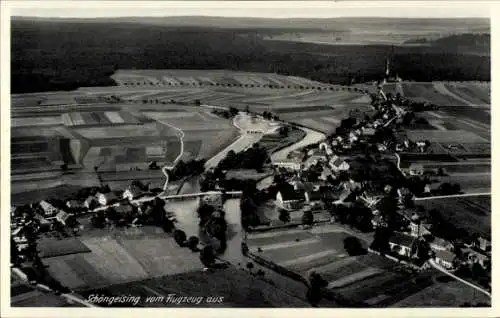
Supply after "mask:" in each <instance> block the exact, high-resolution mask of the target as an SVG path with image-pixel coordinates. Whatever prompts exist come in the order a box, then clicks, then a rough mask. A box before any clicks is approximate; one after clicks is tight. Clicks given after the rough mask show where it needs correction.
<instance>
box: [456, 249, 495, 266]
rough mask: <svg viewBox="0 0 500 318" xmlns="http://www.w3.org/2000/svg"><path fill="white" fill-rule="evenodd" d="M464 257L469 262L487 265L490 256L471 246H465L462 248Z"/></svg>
mask: <svg viewBox="0 0 500 318" xmlns="http://www.w3.org/2000/svg"><path fill="white" fill-rule="evenodd" d="M461 251H462V255H463V259H465V261H466V262H467V263H469V264H474V263H479V265H481V266H483V267H486V264H487V262H489V257H488V256H487V255H484V254H482V253H479V252H477V251H475V250H473V249H471V248H463V249H462V250H461Z"/></svg>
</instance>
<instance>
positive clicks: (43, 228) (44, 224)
mask: <svg viewBox="0 0 500 318" xmlns="http://www.w3.org/2000/svg"><path fill="white" fill-rule="evenodd" d="M33 218H34V219H35V220H37V222H38V224H39V226H40V229H39V230H40V232H48V231H50V229H51V227H52V223H50V221H49V220H47V219H46V218H44V217H43V216H42V215H40V214H38V213H35V215H34V216H33Z"/></svg>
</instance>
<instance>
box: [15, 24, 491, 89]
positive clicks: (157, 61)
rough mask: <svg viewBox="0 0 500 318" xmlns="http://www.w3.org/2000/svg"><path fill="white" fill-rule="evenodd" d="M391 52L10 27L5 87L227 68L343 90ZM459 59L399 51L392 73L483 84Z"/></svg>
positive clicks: (91, 28)
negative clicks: (122, 73) (128, 72)
mask: <svg viewBox="0 0 500 318" xmlns="http://www.w3.org/2000/svg"><path fill="white" fill-rule="evenodd" d="M102 30H108V31H109V32H102ZM390 51H391V48H390V47H389V46H384V45H345V46H344V45H342V46H334V45H319V44H313V43H298V42H286V41H272V40H265V39H263V38H262V36H261V35H260V34H259V33H258V32H255V33H246V32H245V31H244V30H237V29H216V28H202V27H200V28H195V27H190V28H183V27H167V26H159V25H145V24H134V23H127V24H122V23H113V22H108V23H85V22H74V21H73V22H64V21H58V22H49V21H35V22H33V21H13V22H12V47H11V56H12V60H11V69H12V72H11V85H12V93H25V92H37V91H50V90H72V89H75V88H77V87H84V86H109V85H115V82H114V81H113V80H112V79H111V78H110V77H109V76H110V75H111V74H112V73H113V72H114V71H115V70H117V69H206V70H215V69H228V70H237V71H250V72H272V73H278V74H282V75H294V76H303V77H306V78H309V79H312V80H317V81H322V82H326V83H332V84H350V83H353V82H364V81H370V80H378V79H380V75H381V73H382V72H383V70H384V67H385V57H386V56H387V55H388V54H389V53H390ZM460 52H461V51H459V50H458V49H457V50H450V49H443V48H434V47H432V48H422V47H398V48H397V50H396V51H395V52H394V55H393V59H394V63H393V69H394V71H397V72H398V74H399V75H400V76H401V77H402V78H404V79H410V80H416V81H429V80H452V81H462V80H463V81H466V80H481V81H489V80H490V59H489V57H485V56H479V55H475V54H467V53H460Z"/></svg>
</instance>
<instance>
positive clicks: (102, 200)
mask: <svg viewBox="0 0 500 318" xmlns="http://www.w3.org/2000/svg"><path fill="white" fill-rule="evenodd" d="M118 200H119V197H118V196H117V195H116V194H115V193H114V192H108V193H98V194H97V201H98V202H99V204H100V205H110V204H112V203H114V202H116V201H118Z"/></svg>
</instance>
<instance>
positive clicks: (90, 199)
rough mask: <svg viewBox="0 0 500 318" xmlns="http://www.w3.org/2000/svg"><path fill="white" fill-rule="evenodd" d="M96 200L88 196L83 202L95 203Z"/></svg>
mask: <svg viewBox="0 0 500 318" xmlns="http://www.w3.org/2000/svg"><path fill="white" fill-rule="evenodd" d="M95 200H96V197H95V196H93V195H89V196H88V197H87V198H86V199H85V202H92V201H95Z"/></svg>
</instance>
